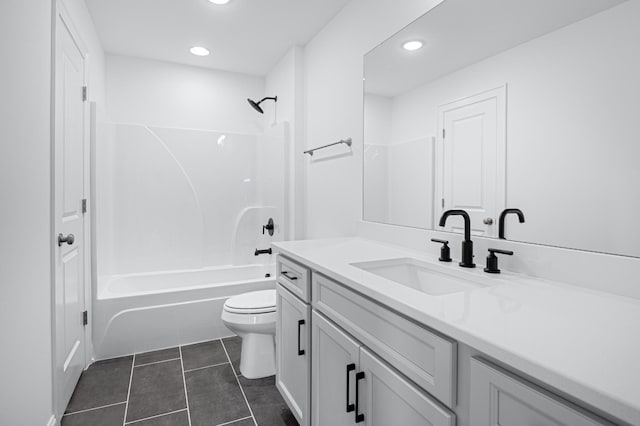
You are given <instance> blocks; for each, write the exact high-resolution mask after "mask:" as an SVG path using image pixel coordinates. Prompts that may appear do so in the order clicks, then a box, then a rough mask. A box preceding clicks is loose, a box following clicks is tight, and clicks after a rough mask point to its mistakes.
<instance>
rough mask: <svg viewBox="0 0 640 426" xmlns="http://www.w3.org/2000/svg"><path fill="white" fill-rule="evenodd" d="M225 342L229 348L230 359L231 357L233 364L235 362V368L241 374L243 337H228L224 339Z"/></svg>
mask: <svg viewBox="0 0 640 426" xmlns="http://www.w3.org/2000/svg"><path fill="white" fill-rule="evenodd" d="M222 341H223V342H224V347H225V348H227V353H228V354H229V359H231V364H233V369H234V370H235V371H236V374H238V375H240V353H241V352H242V339H241V338H240V337H238V336H235V337H227V338H226V339H222Z"/></svg>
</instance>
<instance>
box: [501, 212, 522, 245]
mask: <svg viewBox="0 0 640 426" xmlns="http://www.w3.org/2000/svg"><path fill="white" fill-rule="evenodd" d="M509 213H515V214H517V215H518V220H520V223H524V214H523V213H522V210H520V209H504V210H502V213H500V219H499V220H498V222H499V223H498V238H499V239H501V240H506V238H505V237H504V218H505V216H506V215H508V214H509Z"/></svg>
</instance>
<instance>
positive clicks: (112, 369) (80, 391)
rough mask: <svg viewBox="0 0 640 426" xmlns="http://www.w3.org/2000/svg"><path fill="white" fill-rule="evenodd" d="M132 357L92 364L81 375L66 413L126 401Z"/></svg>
mask: <svg viewBox="0 0 640 426" xmlns="http://www.w3.org/2000/svg"><path fill="white" fill-rule="evenodd" d="M132 362H133V357H132V356H126V357H121V358H113V359H108V360H105V361H98V362H95V363H93V364H92V365H91V366H89V368H88V369H87V370H86V371H84V372H83V373H82V376H80V381H79V382H78V385H77V386H76V389H75V390H74V392H73V395H72V396H71V401H70V402H69V405H68V406H67V411H66V412H67V413H72V412H75V411H81V410H86V409H88V408H96V407H102V406H105V405H110V404H115V403H118V402H123V401H126V400H127V391H128V389H129V377H130V376H131V364H132Z"/></svg>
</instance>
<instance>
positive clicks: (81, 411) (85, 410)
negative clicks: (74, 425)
mask: <svg viewBox="0 0 640 426" xmlns="http://www.w3.org/2000/svg"><path fill="white" fill-rule="evenodd" d="M126 403H127V401H122V402H114V403H113V404H107V405H101V406H100V407H93V408H87V409H84V410H78V411H72V412H70V413H64V414H63V415H62V417H65V416H72V415H74V414H82V413H86V412H87V411H93V410H100V409H101V408H109V407H115V406H116V405H122V404H126Z"/></svg>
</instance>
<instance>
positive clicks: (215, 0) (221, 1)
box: [209, 0, 229, 4]
mask: <svg viewBox="0 0 640 426" xmlns="http://www.w3.org/2000/svg"><path fill="white" fill-rule="evenodd" d="M209 2H210V3H213V4H227V3H229V0H209Z"/></svg>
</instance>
